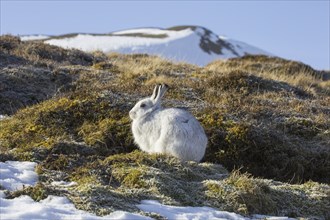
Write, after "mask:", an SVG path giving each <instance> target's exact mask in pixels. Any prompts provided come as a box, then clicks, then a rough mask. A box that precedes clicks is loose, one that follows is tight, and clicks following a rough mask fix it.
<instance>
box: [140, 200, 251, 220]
mask: <svg viewBox="0 0 330 220" xmlns="http://www.w3.org/2000/svg"><path fill="white" fill-rule="evenodd" d="M137 207H138V208H139V209H141V210H143V211H144V212H154V213H158V214H160V215H161V216H163V217H165V218H168V219H173V220H174V219H177V220H179V219H180V220H181V219H185V220H190V219H191V220H193V219H194V220H199V219H214V220H222V219H226V220H247V218H245V217H243V216H241V215H239V214H235V213H231V212H225V211H218V210H216V209H213V208H210V207H189V206H188V207H179V206H169V205H162V204H160V203H159V202H157V201H153V200H143V201H141V204H140V205H137Z"/></svg>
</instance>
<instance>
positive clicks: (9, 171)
mask: <svg viewBox="0 0 330 220" xmlns="http://www.w3.org/2000/svg"><path fill="white" fill-rule="evenodd" d="M35 166H36V163H33V162H19V161H6V162H5V163H3V162H0V185H1V186H2V187H4V188H5V189H8V190H18V189H22V188H23V185H25V186H32V185H35V184H36V182H37V180H38V175H37V174H36V173H35V172H34V168H35ZM55 183H56V184H60V185H66V186H67V185H72V184H74V183H73V182H70V183H67V182H64V181H59V182H55ZM0 219H21V220H25V219H26V220H30V219H82V220H83V219H86V220H89V219H91V220H108V219H109V220H110V219H119V220H121V219H125V220H150V219H151V218H149V217H146V216H142V215H138V214H134V213H129V212H124V211H116V212H113V213H111V214H110V215H106V216H103V217H100V216H96V215H94V214H91V213H88V212H85V211H82V210H78V209H76V207H75V206H74V205H73V204H72V203H71V202H70V201H69V200H68V199H67V198H65V197H59V196H51V195H50V196H48V197H47V198H46V199H44V200H41V201H40V202H36V201H34V200H33V199H32V198H31V197H30V196H26V195H23V196H20V197H16V198H14V199H6V195H5V193H4V190H0Z"/></svg>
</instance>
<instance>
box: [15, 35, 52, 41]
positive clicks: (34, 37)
mask: <svg viewBox="0 0 330 220" xmlns="http://www.w3.org/2000/svg"><path fill="white" fill-rule="evenodd" d="M20 38H21V40H22V41H29V40H44V39H47V38H49V36H46V35H26V36H20Z"/></svg>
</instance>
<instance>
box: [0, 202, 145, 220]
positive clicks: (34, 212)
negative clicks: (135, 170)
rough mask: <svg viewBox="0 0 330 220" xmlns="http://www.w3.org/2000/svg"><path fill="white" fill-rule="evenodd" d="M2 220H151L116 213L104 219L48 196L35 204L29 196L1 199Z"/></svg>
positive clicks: (124, 213) (0, 217)
mask: <svg viewBox="0 0 330 220" xmlns="http://www.w3.org/2000/svg"><path fill="white" fill-rule="evenodd" d="M0 201H1V202H0V204H1V206H0V215H1V216H0V219H22V220H23V219H24V220H25V219H26V220H30V219H75V220H76V219H86V220H105V219H131V220H133V219H134V220H146V219H151V218H148V217H145V216H141V215H137V214H133V213H128V212H122V211H116V212H113V213H111V214H110V215H106V216H103V217H100V216H96V215H94V214H91V213H88V212H85V211H82V210H78V209H76V207H75V206H74V205H73V204H72V203H71V202H70V201H69V200H68V199H67V198H65V197H59V196H48V197H47V198H46V199H44V200H41V201H40V202H35V201H34V200H33V199H32V198H31V197H29V196H20V197H17V198H14V199H5V198H0Z"/></svg>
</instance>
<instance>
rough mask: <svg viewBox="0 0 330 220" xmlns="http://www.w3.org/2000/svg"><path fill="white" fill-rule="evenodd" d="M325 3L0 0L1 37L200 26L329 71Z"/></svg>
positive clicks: (329, 5) (328, 5) (328, 2)
mask: <svg viewBox="0 0 330 220" xmlns="http://www.w3.org/2000/svg"><path fill="white" fill-rule="evenodd" d="M329 11H330V0H323V1H317V0H311V1H180V2H179V1H161V2H159V1H157V2H156V1H154V2H152V1H86V0H85V1H51V0H48V1H27V0H25V1H14V0H1V34H7V33H10V34H15V35H16V34H21V35H26V34H48V35H58V34H65V33H72V32H85V33H107V32H112V31H116V30H122V29H127V28H134V27H163V28H166V27H171V26H176V25H200V26H204V27H206V28H209V29H211V30H212V31H213V32H215V33H217V34H219V35H225V36H228V37H230V38H233V39H236V40H240V41H243V42H246V43H249V44H252V45H254V46H257V47H259V48H261V49H264V50H266V51H269V52H271V53H273V54H275V55H278V56H280V57H284V58H288V59H293V60H298V61H302V62H304V63H306V64H309V65H311V66H312V67H314V68H317V69H330V57H329V56H330V51H329V50H330V49H329V48H330V45H329V44H330V43H329V41H330V34H329V32H330V30H329V29H330V24H329V20H330V15H329Z"/></svg>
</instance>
